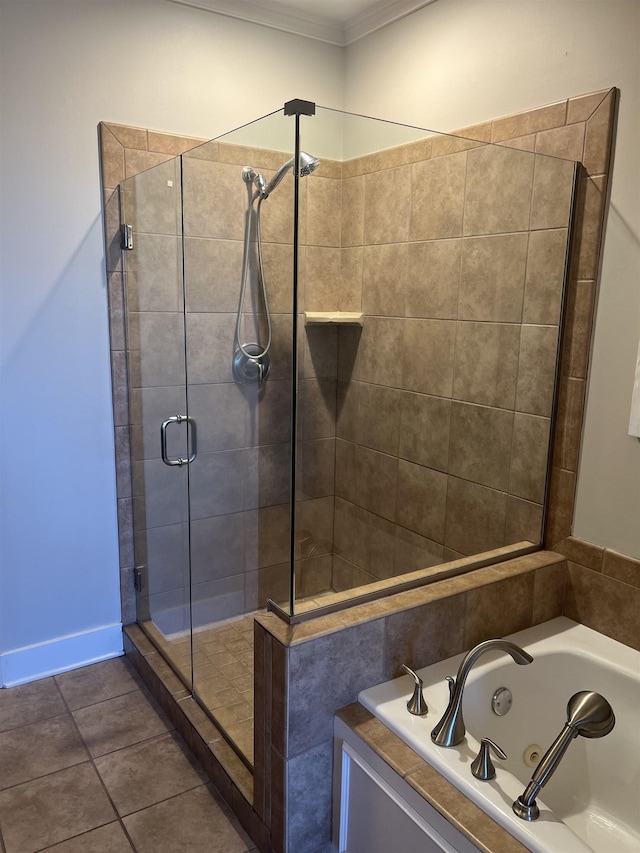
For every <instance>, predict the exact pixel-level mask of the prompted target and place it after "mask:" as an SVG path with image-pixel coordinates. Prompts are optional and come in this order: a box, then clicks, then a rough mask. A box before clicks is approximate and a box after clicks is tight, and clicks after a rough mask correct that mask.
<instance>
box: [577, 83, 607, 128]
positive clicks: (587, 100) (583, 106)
mask: <svg viewBox="0 0 640 853" xmlns="http://www.w3.org/2000/svg"><path fill="white" fill-rule="evenodd" d="M611 91H612V90H611V89H601V90H600V91H599V92H591V93H590V94H588V95H578V97H577V98H569V101H568V102H567V124H572V123H573V122H575V121H586V120H587V119H588V118H589V116H590V115H591V114H592V113H593V112H594V110H596V109H597V108H598V107H599V106H600V104H601V103H602V101H603V100H604V98H605V97H606V96H607V94H608V93H609V92H611Z"/></svg>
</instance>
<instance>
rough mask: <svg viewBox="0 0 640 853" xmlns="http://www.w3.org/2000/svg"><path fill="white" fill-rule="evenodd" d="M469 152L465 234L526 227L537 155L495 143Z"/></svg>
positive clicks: (508, 230)
mask: <svg viewBox="0 0 640 853" xmlns="http://www.w3.org/2000/svg"><path fill="white" fill-rule="evenodd" d="M467 156H468V158H469V160H468V168H467V184H466V190H465V201H464V234H465V235H475V234H496V233H501V232H512V231H526V230H527V229H528V227H529V216H530V211H531V187H532V181H533V164H534V158H533V157H532V156H531V155H530V154H528V153H527V152H524V151H514V150H513V149H511V148H503V147H502V146H495V145H485V146H484V147H483V148H477V149H475V150H474V151H469V153H468V155H467Z"/></svg>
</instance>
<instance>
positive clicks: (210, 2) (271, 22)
mask: <svg viewBox="0 0 640 853" xmlns="http://www.w3.org/2000/svg"><path fill="white" fill-rule="evenodd" d="M170 2H172V3H182V4H183V5H185V6H195V7H196V8H198V9H207V10H209V11H211V12H217V13H218V14H221V15H226V16H228V17H231V18H239V19H240V20H243V21H251V22H253V23H255V24H263V25H264V26H267V27H273V28H274V29H277V30H284V31H285V32H289V33H297V34H298V35H302V36H307V37H308V38H314V39H319V40H320V41H325V42H329V43H330V44H337V45H340V46H341V47H344V46H345V45H348V44H351V42H354V41H357V40H358V39H361V38H363V37H364V36H366V35H369V33H372V32H375V30H379V29H380V28H381V27H385V26H386V25H387V24H391V23H393V21H397V20H399V19H400V18H404V17H405V16H406V15H410V14H411V12H415V11H416V9H421V8H422V7H423V6H428V5H429V4H430V3H435V0H170Z"/></svg>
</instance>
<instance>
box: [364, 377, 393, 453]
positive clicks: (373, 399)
mask: <svg viewBox="0 0 640 853" xmlns="http://www.w3.org/2000/svg"><path fill="white" fill-rule="evenodd" d="M402 394H403V392H402V391H400V390H399V389H398V388H387V387H385V386H383V385H371V384H369V383H366V382H363V383H361V384H360V389H359V394H358V421H357V430H356V436H357V442H358V444H364V445H365V446H366V447H370V448H371V449H372V450H379V451H381V452H382V453H388V454H390V455H393V456H397V455H398V442H399V431H400V398H401V396H402Z"/></svg>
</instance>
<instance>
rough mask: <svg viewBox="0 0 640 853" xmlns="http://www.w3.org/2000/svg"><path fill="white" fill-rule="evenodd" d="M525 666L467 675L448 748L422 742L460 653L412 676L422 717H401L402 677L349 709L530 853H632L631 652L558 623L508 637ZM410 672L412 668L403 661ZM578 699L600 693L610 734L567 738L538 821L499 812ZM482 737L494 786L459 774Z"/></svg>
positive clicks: (639, 708) (639, 666)
mask: <svg viewBox="0 0 640 853" xmlns="http://www.w3.org/2000/svg"><path fill="white" fill-rule="evenodd" d="M508 639H510V640H512V641H513V642H515V643H517V644H518V645H519V646H521V647H522V648H524V649H525V650H526V651H528V652H529V653H530V654H531V655H532V656H533V658H534V661H533V663H532V664H530V665H529V666H517V665H516V664H515V663H514V662H513V661H512V659H511V657H510V656H509V655H507V654H506V653H504V652H489V653H487V654H485V655H484V657H481V658H480V660H479V661H478V663H476V665H475V667H473V668H472V670H471V672H470V674H469V677H468V679H467V684H466V687H465V692H464V697H463V704H462V707H463V713H464V720H465V724H466V728H467V735H466V738H465V740H464V741H463V742H462V743H461V744H460V745H459V746H455V747H451V748H448V749H445V748H442V747H437V746H435V745H434V744H433V743H432V742H431V737H430V733H431V729H432V728H433V727H434V726H435V724H436V723H437V722H438V720H439V719H440V717H441V715H442V713H443V712H444V710H445V708H446V706H447V703H448V695H449V690H448V686H447V684H446V682H445V676H447V675H452V676H455V675H456V672H457V669H458V665H459V663H460V661H461V660H462V657H463V655H458V656H456V657H453V658H449V659H448V660H446V661H441V662H440V663H438V664H434V665H432V666H428V667H425V668H424V669H419V670H418V673H419V675H420V676H421V678H422V679H423V680H424V695H425V698H426V701H427V705H428V707H429V713H428V714H427V716H425V717H415V716H412V715H411V714H409V713H408V711H407V708H406V703H407V700H408V699H409V698H410V696H411V694H412V692H413V679H412V678H411V677H410V676H408V675H407V676H402V678H398V679H396V680H395V681H390V682H387V683H386V684H380V685H378V686H377V687H372V688H370V689H368V690H364V691H363V692H362V693H361V694H360V696H359V699H360V702H361V703H362V704H363V705H365V707H367V708H368V709H369V710H370V711H371V713H372V714H374V715H375V716H376V717H378V718H379V719H380V720H382V721H383V722H384V723H385V724H386V725H387V726H388V727H389V728H390V729H392V730H393V731H394V732H395V733H396V734H397V735H398V736H399V737H401V738H402V740H404V741H405V742H406V743H407V744H409V746H411V747H412V749H414V750H415V751H416V752H418V753H419V754H420V755H421V756H422V757H423V758H424V759H425V761H427V762H428V763H429V764H431V765H432V766H433V767H435V768H436V769H437V770H438V771H439V772H440V773H442V775H443V776H445V777H446V778H447V779H449V780H450V781H451V782H452V783H453V784H454V785H455V786H456V787H457V788H458V789H459V790H460V791H462V792H463V793H464V794H465V795H466V796H468V797H469V799H471V800H473V801H474V802H475V803H476V804H477V805H478V806H480V808H482V809H483V810H484V811H485V812H486V813H487V814H489V815H490V816H491V817H492V818H493V819H494V820H495V821H497V822H498V823H499V824H501V826H503V827H504V828H505V829H506V830H508V831H509V832H510V833H511V834H512V835H514V836H516V838H518V839H519V840H520V841H521V842H522V843H523V844H524V845H525V846H526V847H527V848H529V849H530V850H532V851H536V853H587V852H588V851H597V853H631V851H634V853H638V851H640V652H636V651H634V650H633V649H630V648H628V647H627V646H624V645H622V644H621V643H617V642H616V641H615V640H611V639H609V638H608V637H605V636H603V635H602V634H598V633H597V632H596V631H592V630H591V629H589V628H585V627H584V626H583V625H578V624H577V623H575V622H572V621H571V620H570V619H565V618H563V617H561V618H558V619H553V620H551V621H550V622H545V623H544V624H542V625H538V626H536V627H534V628H529V629H527V630H526V631H520V632H518V633H517V634H512V635H510V636H509V638H508ZM406 663H407V664H408V665H409V666H412V667H413V666H416V665H419V664H420V661H406ZM499 687H508V688H509V690H511V692H512V694H513V705H512V707H511V709H510V711H509V712H508V713H507V714H505V715H504V716H502V717H500V716H497V715H496V714H495V713H494V712H493V711H492V709H491V698H492V696H493V694H494V693H495V691H496V690H497V689H498V688H499ZM580 690H593V691H596V692H597V693H601V694H602V695H603V696H604V697H605V698H606V699H607V700H608V701H609V703H610V704H611V706H612V707H613V710H614V713H615V716H616V725H615V728H614V729H613V731H612V732H611V733H610V734H609V735H606V736H605V737H602V738H599V739H587V738H584V737H577V738H576V739H574V740H573V741H572V742H571V744H570V746H569V749H568V751H567V753H566V754H565V755H564V757H563V759H562V761H561V762H560V764H559V766H558V767H557V769H556V771H555V774H554V775H553V776H552V778H551V779H550V781H549V782H548V783H547V784H546V785H545V787H544V788H543V789H542V791H541V792H540V794H539V796H538V797H537V803H538V806H539V807H540V817H539V819H538V820H536V821H533V822H527V821H524V820H521V819H520V818H518V817H516V816H515V815H514V813H513V812H512V810H511V804H512V802H513V800H515V799H516V797H517V796H518V795H519V794H522V793H523V791H524V788H525V785H526V784H527V782H528V781H529V780H530V778H531V774H532V773H533V770H534V769H535V764H534V766H527V764H526V763H525V760H524V754H525V751H526V750H527V749H528V747H530V746H531V745H532V744H537V745H538V746H539V747H540V749H541V753H540V755H539V756H538V760H539V758H541V757H542V754H544V752H545V751H546V750H547V748H548V747H549V746H550V745H551V743H552V741H553V740H554V739H555V737H556V736H557V735H558V734H559V733H560V730H561V729H562V727H563V725H564V723H565V722H566V708H567V702H568V700H569V698H570V697H571V696H572V695H573V694H574V693H577V692H579V691H580ZM482 737H489V738H491V739H492V740H493V741H495V742H496V743H497V744H498V745H499V746H501V747H502V749H503V750H504V751H505V752H506V754H507V756H508V757H507V760H505V761H500V760H499V759H497V758H495V757H494V758H493V761H494V764H495V767H496V771H497V773H496V778H495V779H493V780H492V781H490V782H480V781H478V780H476V779H475V778H474V777H473V776H472V775H471V769H470V765H471V762H472V761H473V759H474V758H475V756H476V754H477V752H478V749H479V743H480V739H481V738H482Z"/></svg>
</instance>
